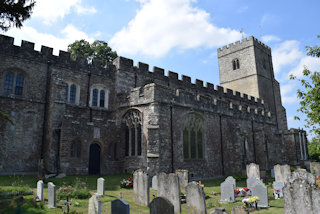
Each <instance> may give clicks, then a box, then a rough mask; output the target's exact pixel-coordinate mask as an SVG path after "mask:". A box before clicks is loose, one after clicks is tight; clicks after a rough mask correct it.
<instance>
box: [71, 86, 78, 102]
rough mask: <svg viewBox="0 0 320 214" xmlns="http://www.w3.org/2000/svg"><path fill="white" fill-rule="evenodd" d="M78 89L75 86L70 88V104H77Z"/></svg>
mask: <svg viewBox="0 0 320 214" xmlns="http://www.w3.org/2000/svg"><path fill="white" fill-rule="evenodd" d="M76 91H77V88H76V85H75V84H72V85H71V87H70V103H72V104H75V103H76V93H77V92H76Z"/></svg>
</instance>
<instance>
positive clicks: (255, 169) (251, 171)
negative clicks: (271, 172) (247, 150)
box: [247, 163, 260, 179]
mask: <svg viewBox="0 0 320 214" xmlns="http://www.w3.org/2000/svg"><path fill="white" fill-rule="evenodd" d="M247 177H248V178H250V177H255V178H258V179H260V168H259V165H258V164H255V163H250V164H248V165H247Z"/></svg>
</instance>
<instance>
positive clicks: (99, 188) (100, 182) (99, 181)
mask: <svg viewBox="0 0 320 214" xmlns="http://www.w3.org/2000/svg"><path fill="white" fill-rule="evenodd" d="M97 193H98V195H104V178H98V179H97Z"/></svg>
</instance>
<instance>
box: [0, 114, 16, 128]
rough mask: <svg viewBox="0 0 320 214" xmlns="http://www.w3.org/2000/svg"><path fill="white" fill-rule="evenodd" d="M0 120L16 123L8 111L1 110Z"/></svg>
mask: <svg viewBox="0 0 320 214" xmlns="http://www.w3.org/2000/svg"><path fill="white" fill-rule="evenodd" d="M0 120H4V121H8V122H9V123H11V125H14V123H13V121H12V120H11V118H10V117H9V116H8V115H7V114H6V113H4V112H2V111H1V110H0Z"/></svg>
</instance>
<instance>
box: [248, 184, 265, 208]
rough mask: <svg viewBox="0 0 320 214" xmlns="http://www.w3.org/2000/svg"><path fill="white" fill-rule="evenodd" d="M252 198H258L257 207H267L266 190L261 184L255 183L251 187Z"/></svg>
mask: <svg viewBox="0 0 320 214" xmlns="http://www.w3.org/2000/svg"><path fill="white" fill-rule="evenodd" d="M251 191H252V196H258V197H259V201H258V207H264V208H267V207H268V190H267V187H266V185H264V183H262V182H257V183H256V184H255V185H254V186H253V187H252V190H251Z"/></svg>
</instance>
